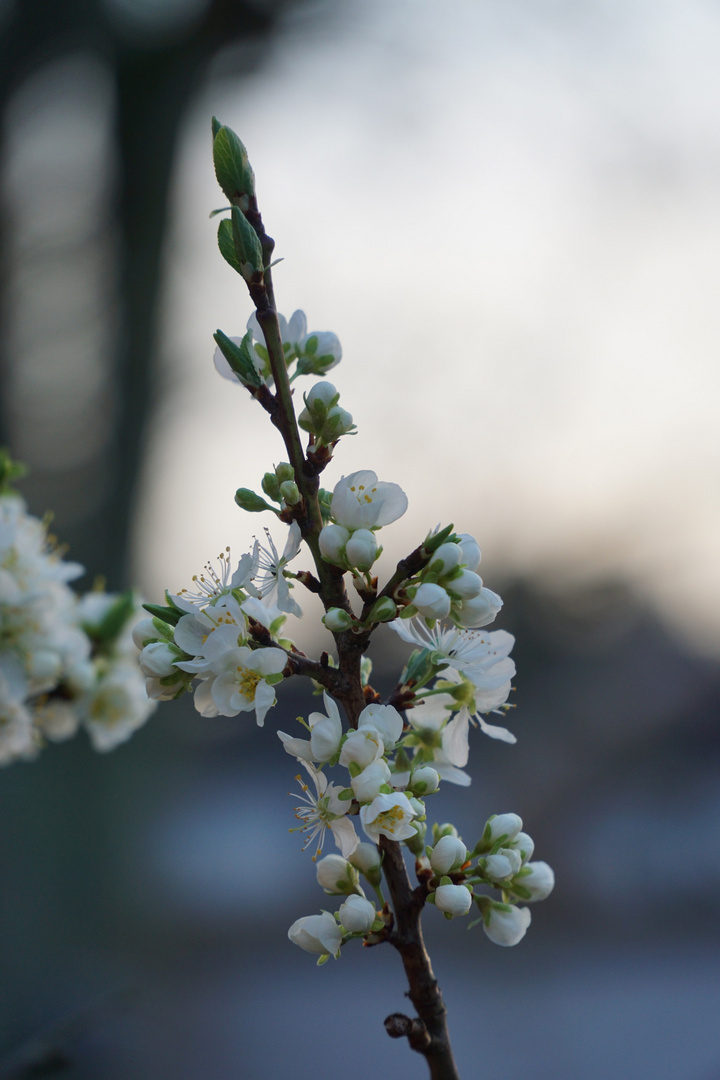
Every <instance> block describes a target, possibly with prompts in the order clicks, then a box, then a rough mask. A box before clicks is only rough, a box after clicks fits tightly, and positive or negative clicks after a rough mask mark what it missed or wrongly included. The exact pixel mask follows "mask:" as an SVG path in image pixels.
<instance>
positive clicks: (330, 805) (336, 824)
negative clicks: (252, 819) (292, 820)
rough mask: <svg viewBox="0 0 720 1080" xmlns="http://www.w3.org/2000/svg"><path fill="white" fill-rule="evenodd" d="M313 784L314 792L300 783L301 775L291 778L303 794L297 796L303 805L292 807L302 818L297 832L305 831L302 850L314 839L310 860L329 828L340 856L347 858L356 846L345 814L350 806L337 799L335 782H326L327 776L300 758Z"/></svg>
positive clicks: (297, 815)
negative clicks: (315, 844) (296, 782)
mask: <svg viewBox="0 0 720 1080" xmlns="http://www.w3.org/2000/svg"><path fill="white" fill-rule="evenodd" d="M302 764H303V765H304V766H305V768H306V769H307V771H308V772H309V773H310V777H311V779H312V781H313V783H314V785H315V794H313V793H312V791H311V790H310V788H309V786H308V785H307V784H306V783H304V782H303V779H302V777H301V776H297V777H296V778H295V779H296V780H297V781H298V783H299V784H300V787H301V788H302V792H303V794H302V795H301V799H302V802H303V803H304V805H303V806H298V807H297V808H296V810H295V817H296V818H297V819H298V820H299V821H302V823H303V824H302V825H300V826H298V828H299V830H300V832H304V833H307V837H306V840H305V843H304V844H303V851H304V850H305V849H306V848H307V847H308V845H309V844H310V843H312V842H313V841H314V840H315V838H316V837H317V838H318V841H317V847H316V850H315V854H314V855H313V861H314V860H315V859H317V857H318V855H319V854H320V852H321V851H322V849H323V845H324V843H325V833H326V832H327V830H328V829H330V831H331V833H332V835H333V839H334V840H335V843H336V844H337V846H338V847H339V849H340V854H341V855H342V856H343V858H345V859H348V858H349V857H350V856H351V855H352V853H353V851H354V850H355V848H356V847H357V845H358V837H357V833H356V832H355V826H354V825H353V823H352V821H350V819H349V818H347V817H346V816H345V815H346V814H347V812H348V810H349V809H350V802H349V800H344V799H340V798H339V797H338V796H339V793H340V791H341V788H338V787H337V786H336V785H335V784H328V780H327V777H326V776H325V774H324V773H323V772H320V771H319V770H318V769H316V768H314V766H313V765H311V764H309V763H308V762H305V761H303V763H302Z"/></svg>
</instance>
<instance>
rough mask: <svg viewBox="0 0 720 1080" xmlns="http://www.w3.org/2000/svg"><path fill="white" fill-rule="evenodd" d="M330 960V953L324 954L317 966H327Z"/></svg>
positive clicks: (319, 958)
mask: <svg viewBox="0 0 720 1080" xmlns="http://www.w3.org/2000/svg"><path fill="white" fill-rule="evenodd" d="M329 959H330V953H329V952H326V953H323V954H322V956H319V957H318V961H317V966H318V967H322V966H323V964H327V962H328V960H329Z"/></svg>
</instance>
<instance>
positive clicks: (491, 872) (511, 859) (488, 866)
mask: <svg viewBox="0 0 720 1080" xmlns="http://www.w3.org/2000/svg"><path fill="white" fill-rule="evenodd" d="M521 865H522V862H521V856H520V853H519V852H518V851H512V850H511V849H510V848H501V849H500V851H499V852H498V853H497V854H496V855H488V857H487V858H486V859H483V867H484V869H485V873H486V874H487V876H488V877H489V878H490V879H491V880H492V881H505V880H506V879H507V878H509V877H512V875H513V874H517V872H518V871H519V869H520V867H521Z"/></svg>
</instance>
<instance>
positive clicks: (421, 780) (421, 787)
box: [410, 765, 440, 795]
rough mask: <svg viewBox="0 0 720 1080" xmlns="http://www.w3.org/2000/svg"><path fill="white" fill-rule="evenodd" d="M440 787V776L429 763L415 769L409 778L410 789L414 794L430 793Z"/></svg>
mask: <svg viewBox="0 0 720 1080" xmlns="http://www.w3.org/2000/svg"><path fill="white" fill-rule="evenodd" d="M439 787H440V777H439V775H438V773H437V772H436V770H435V769H433V768H432V767H431V766H430V765H424V766H423V767H422V768H421V769H415V771H414V773H413V774H412V777H411V778H410V789H411V790H412V791H414V792H415V794H416V795H432V793H433V792H434V791H437V789H438V788H439Z"/></svg>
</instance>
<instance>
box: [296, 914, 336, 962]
mask: <svg viewBox="0 0 720 1080" xmlns="http://www.w3.org/2000/svg"><path fill="white" fill-rule="evenodd" d="M288 937H289V938H290V940H291V941H292V942H293V943H294V944H295V945H299V946H300V948H301V949H305V951H306V952H309V953H316V954H319V955H320V956H327V955H331V956H334V955H335V954H336V953H337V951H338V949H339V948H340V945H341V944H342V931H341V929H340V927H339V926H338V924H337V923H336V922H335V919H334V918H333V916H332V915H331V914H330V912H329V911H323V913H322V915H305V916H304V917H303V918H302V919H296V920H295V922H294V923H293V924H292V926H291V927H290V929H289V930H288Z"/></svg>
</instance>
